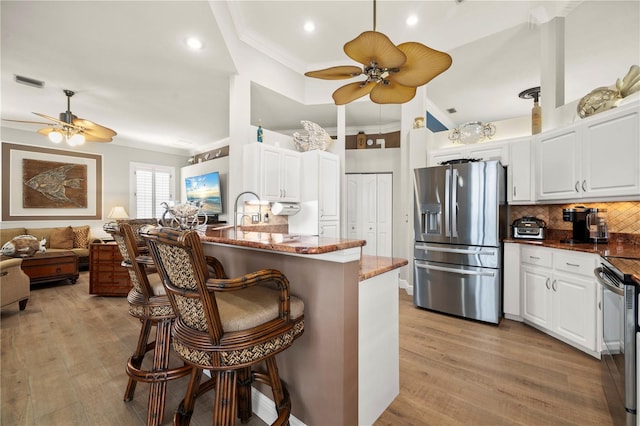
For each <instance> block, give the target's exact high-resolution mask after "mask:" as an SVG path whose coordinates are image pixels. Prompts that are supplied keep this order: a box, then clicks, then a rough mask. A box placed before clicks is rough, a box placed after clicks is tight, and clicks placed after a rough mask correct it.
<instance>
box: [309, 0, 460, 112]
mask: <svg viewBox="0 0 640 426" xmlns="http://www.w3.org/2000/svg"><path fill="white" fill-rule="evenodd" d="M344 52H345V53H346V54H347V56H349V57H350V58H351V59H353V60H354V61H356V62H359V63H361V64H362V65H363V66H362V68H360V67H357V66H351V65H345V66H337V67H330V68H326V69H322V70H317V71H309V72H307V73H305V75H306V76H307V77H313V78H320V79H324V80H342V79H348V78H353V77H357V76H360V75H364V76H366V80H364V81H360V82H355V83H350V84H347V85H344V86H342V87H340V88H338V89H337V90H336V91H335V92H333V95H332V96H333V100H334V102H335V104H336V105H344V104H348V103H349V102H352V101H355V100H356V99H359V98H361V97H362V96H365V95H369V97H370V98H371V100H372V101H373V102H375V103H377V104H402V103H405V102H408V101H410V100H411V99H413V97H414V96H415V95H416V88H417V87H419V86H422V85H424V84H427V83H428V82H429V81H431V80H432V79H433V78H435V77H436V76H438V75H440V74H441V73H443V72H444V71H446V70H447V69H448V68H449V67H450V66H451V62H452V61H451V56H449V55H448V54H446V53H444V52H440V51H438V50H435V49H431V48H430V47H427V46H425V45H424V44H421V43H418V42H406V43H402V44H399V45H397V46H396V45H395V44H393V42H392V41H391V40H390V39H389V37H387V36H386V35H384V34H382V33H380V32H377V31H376V0H373V31H365V32H363V33H362V34H360V35H359V36H358V37H356V38H355V39H353V40H351V41H350V42H348V43H346V44H345V45H344Z"/></svg>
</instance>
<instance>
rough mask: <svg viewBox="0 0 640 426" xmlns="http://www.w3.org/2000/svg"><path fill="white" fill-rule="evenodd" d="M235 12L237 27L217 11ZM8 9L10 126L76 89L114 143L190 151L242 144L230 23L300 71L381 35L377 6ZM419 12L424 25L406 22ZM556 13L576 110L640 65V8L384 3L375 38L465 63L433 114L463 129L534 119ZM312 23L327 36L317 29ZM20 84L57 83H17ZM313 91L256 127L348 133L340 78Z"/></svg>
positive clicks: (5, 69) (2, 9)
mask: <svg viewBox="0 0 640 426" xmlns="http://www.w3.org/2000/svg"><path fill="white" fill-rule="evenodd" d="M214 3H217V4H215V5H214ZM221 3H224V4H223V5H221ZM214 6H215V7H214ZM222 6H226V10H228V15H225V17H227V16H228V17H230V20H226V19H225V20H222V21H221V19H223V17H222V16H220V15H219V14H218V15H217V14H216V12H215V11H216V10H219V8H220V7H222ZM0 13H1V31H2V41H1V43H2V45H1V47H2V52H1V58H0V59H1V71H2V80H1V83H2V86H1V92H0V94H1V102H2V103H1V107H2V118H3V119H17V120H35V121H38V120H39V118H38V117H36V116H34V115H33V114H31V112H41V113H44V114H47V115H50V116H57V115H58V113H59V112H62V111H64V110H65V109H66V99H65V97H64V94H63V92H62V90H63V89H71V90H74V91H75V92H76V95H75V96H74V97H73V98H72V102H71V110H72V111H73V112H74V113H75V114H76V115H78V116H80V117H82V118H87V119H90V120H93V121H95V122H97V123H99V124H102V125H104V126H107V127H110V128H112V129H114V130H116V131H117V132H118V136H116V139H115V142H114V143H118V144H121V143H122V144H132V145H135V144H156V145H158V146H163V147H174V148H180V149H184V150H186V151H190V152H197V151H198V150H201V149H203V148H204V147H206V146H207V145H210V144H212V143H215V142H216V141H219V140H222V139H224V138H226V137H228V135H229V93H230V90H229V77H230V76H233V75H234V74H236V73H237V72H238V67H237V63H236V62H235V61H234V55H233V47H232V46H231V44H230V42H229V37H228V33H225V31H223V30H221V28H222V27H221V25H226V26H227V28H232V29H233V31H234V32H235V35H236V36H237V39H238V40H239V41H240V42H241V43H245V44H247V45H249V46H251V47H253V48H254V49H256V50H257V51H259V52H261V53H262V54H264V55H266V56H267V57H269V58H271V59H273V60H276V61H278V62H279V63H281V64H283V65H284V66H286V67H288V68H290V69H291V70H293V71H294V72H296V73H299V74H303V73H304V72H305V71H309V70H314V69H319V68H324V67H327V66H333V65H348V64H353V61H351V60H350V59H349V58H348V57H347V56H346V55H345V54H344V52H343V50H342V46H343V45H344V43H345V42H347V41H349V40H352V39H354V38H355V37H356V36H357V35H358V34H360V33H361V32H362V31H366V30H371V29H373V2H371V1H303V0H300V1H269V0H265V1H227V2H221V1H216V2H208V1H135V2H119V1H118V2H112V1H48V2H36V1H6V0H3V1H2V2H0ZM410 14H415V15H416V17H417V19H418V23H417V25H416V26H414V27H408V26H407V25H406V24H405V20H406V18H407V17H408V16H409V15H410ZM555 16H562V17H565V27H566V40H565V41H566V44H565V50H566V56H565V64H566V65H565V86H566V91H565V99H566V101H567V102H569V101H572V100H575V99H578V98H580V97H581V96H583V95H584V94H586V93H588V92H589V91H590V90H592V89H593V88H595V87H598V86H606V85H611V84H613V83H614V82H615V79H616V78H618V77H622V76H623V75H624V74H625V73H626V72H627V71H628V69H629V67H630V66H631V65H632V64H634V63H635V64H637V63H638V62H640V47H639V43H640V41H639V40H640V30H639V28H640V25H639V20H640V18H639V16H640V2H638V1H509V2H506V1H479V0H478V1H474V0H466V1H460V0H458V1H456V0H448V1H390V0H378V2H377V28H376V29H377V30H378V31H380V32H383V33H385V34H386V35H387V36H389V38H390V39H391V40H392V41H393V42H394V43H396V44H399V43H401V42H405V41H419V42H421V43H423V44H426V45H428V46H430V47H432V48H435V49H438V50H441V51H445V52H448V53H449V54H450V55H451V56H452V58H453V65H452V67H451V68H450V69H449V70H448V71H446V72H445V73H444V74H442V75H440V76H438V77H436V78H435V79H434V80H433V81H431V82H430V83H428V84H427V86H426V92H427V97H428V99H429V102H430V103H431V104H432V105H433V111H432V112H433V113H434V114H436V116H438V118H439V119H440V120H441V121H443V122H444V123H445V124H448V125H449V126H457V125H460V124H463V123H465V122H468V121H497V120H503V119H508V118H512V117H520V116H523V115H527V114H529V111H530V109H531V106H532V104H531V102H530V101H524V100H522V99H519V98H518V93H519V92H520V91H522V90H524V89H527V88H530V87H533V86H537V85H539V84H540V58H541V55H543V54H545V52H543V51H542V48H541V46H542V44H541V42H540V32H541V31H540V26H541V25H544V24H545V23H546V22H548V20H550V19H552V18H553V17H555ZM307 20H313V21H314V23H315V26H316V30H315V32H314V33H310V34H307V33H305V32H304V30H303V25H304V23H305V22H306V21H307ZM226 31H228V29H227V30H226ZM190 35H197V36H199V37H200V38H201V39H202V40H203V41H204V48H203V49H202V50H201V51H198V52H194V51H189V50H188V49H186V48H185V46H184V40H185V39H186V38H187V37H188V36H190ZM16 75H20V76H25V77H29V78H33V79H37V80H41V81H43V82H44V83H45V85H44V87H43V88H34V87H30V86H26V85H22V84H18V83H16V82H15V81H14V79H15V76H16ZM274 78H278V76H275V77H274ZM353 81H356V80H355V79H354V80H353ZM340 84H344V81H341V82H340ZM309 85H312V86H313V87H314V88H315V89H314V90H315V91H316V92H317V91H318V88H320V90H321V91H322V93H323V96H320V97H318V96H309V99H311V98H313V103H314V105H304V104H303V103H305V102H307V101H308V99H307V100H306V101H305V100H302V101H301V100H300V99H295V100H294V99H288V98H286V97H285V96H282V95H281V94H278V93H277V92H276V91H274V90H272V89H271V88H268V87H263V85H258V84H253V85H252V105H251V111H252V112H251V114H252V117H251V120H252V121H253V122H255V121H257V119H258V118H260V119H261V120H262V122H263V123H265V127H267V128H269V129H272V130H280V131H285V132H286V131H291V130H292V129H294V130H295V129H297V128H300V125H299V121H300V120H301V119H309V120H312V121H315V122H317V123H319V124H321V125H322V126H324V127H327V128H331V127H335V125H336V114H335V106H334V105H333V104H332V101H331V92H332V91H333V90H334V89H335V88H336V87H337V84H336V82H324V81H314V82H313V83H309ZM325 87H326V94H325V93H324V88H325ZM309 90H311V89H309ZM542 105H543V107H544V98H543V100H542ZM449 108H455V109H456V110H457V112H456V113H453V114H449V113H447V112H446V110H447V109H449ZM346 112H347V126H348V127H351V128H357V127H358V126H376V125H379V126H383V125H387V124H389V123H393V122H397V121H398V119H399V114H400V107H399V106H397V105H383V106H379V105H377V104H372V103H371V102H370V101H368V100H363V101H359V102H354V103H352V104H349V105H347V107H346ZM2 125H3V126H5V127H15V128H20V129H25V130H32V131H35V130H37V128H38V126H37V125H33V124H16V123H12V122H7V121H3V122H2Z"/></svg>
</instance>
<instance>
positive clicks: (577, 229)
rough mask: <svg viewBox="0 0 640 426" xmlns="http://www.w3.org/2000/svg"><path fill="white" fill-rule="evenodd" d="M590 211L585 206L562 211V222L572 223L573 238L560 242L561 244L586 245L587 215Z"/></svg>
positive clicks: (587, 240) (587, 234) (587, 233)
mask: <svg viewBox="0 0 640 426" xmlns="http://www.w3.org/2000/svg"><path fill="white" fill-rule="evenodd" d="M589 213H591V209H588V208H586V207H585V206H575V207H572V208H569V209H562V220H564V221H565V222H571V223H573V236H572V238H571V239H569V240H561V242H563V243H571V244H578V243H588V242H589V229H588V228H587V215H588V214H589Z"/></svg>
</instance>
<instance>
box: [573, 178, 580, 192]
mask: <svg viewBox="0 0 640 426" xmlns="http://www.w3.org/2000/svg"><path fill="white" fill-rule="evenodd" d="M578 185H580V181H579V180H577V181H576V184H575V185H574V188H575V189H576V192H580V188H579V187H578Z"/></svg>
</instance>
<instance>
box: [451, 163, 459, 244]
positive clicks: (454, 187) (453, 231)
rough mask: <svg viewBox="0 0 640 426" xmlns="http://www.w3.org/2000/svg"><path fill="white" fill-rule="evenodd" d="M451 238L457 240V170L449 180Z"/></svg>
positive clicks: (454, 170)
mask: <svg viewBox="0 0 640 426" xmlns="http://www.w3.org/2000/svg"><path fill="white" fill-rule="evenodd" d="M451 236H452V237H453V238H458V170H457V169H453V177H452V178H451Z"/></svg>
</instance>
